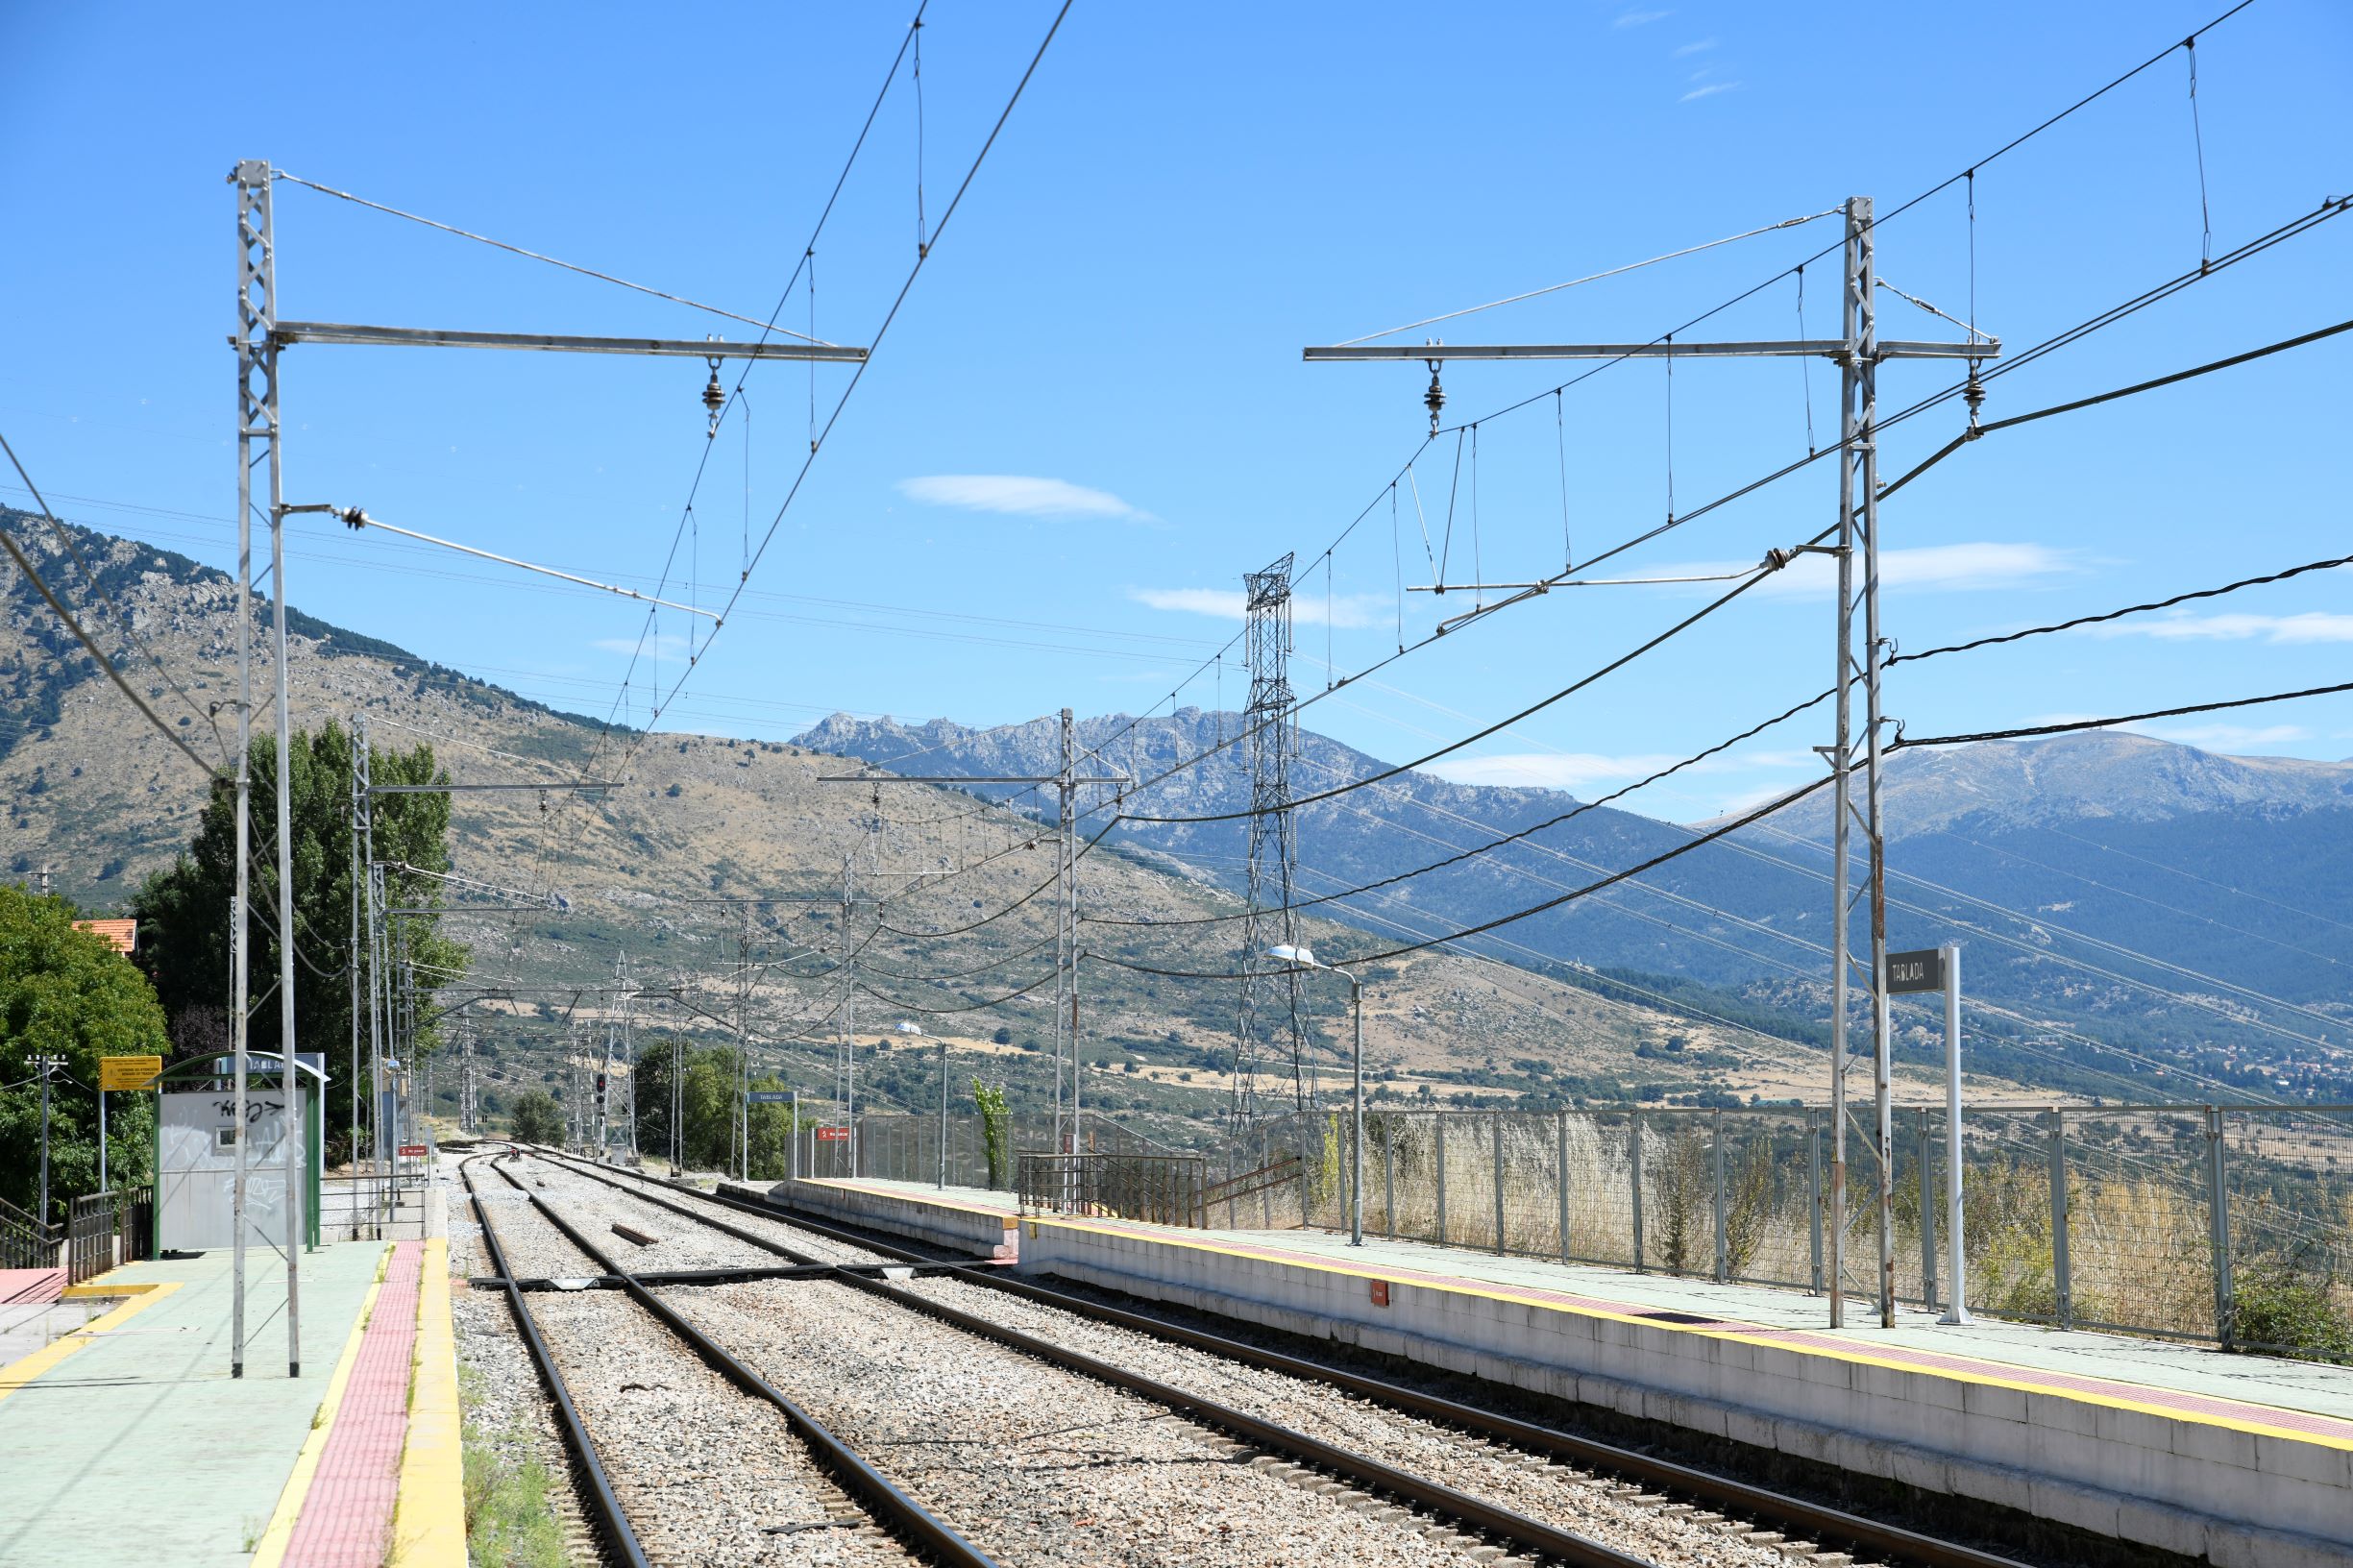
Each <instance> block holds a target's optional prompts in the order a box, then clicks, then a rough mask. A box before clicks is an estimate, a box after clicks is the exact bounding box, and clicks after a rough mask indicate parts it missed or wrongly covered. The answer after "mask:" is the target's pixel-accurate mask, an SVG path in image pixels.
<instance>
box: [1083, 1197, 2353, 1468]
mask: <svg viewBox="0 0 2353 1568" xmlns="http://www.w3.org/2000/svg"><path fill="white" fill-rule="evenodd" d="M1085 1223H1087V1224H1088V1225H1089V1226H1091V1228H1093V1229H1097V1230H1106V1231H1116V1232H1118V1233H1120V1234H1121V1235H1125V1236H1136V1237H1147V1238H1150V1239H1153V1240H1159V1241H1166V1240H1169V1239H1171V1237H1169V1235H1168V1233H1167V1232H1165V1231H1164V1230H1161V1229H1159V1228H1157V1227H1154V1226H1149V1225H1137V1224H1130V1223H1127V1222H1123V1221H1119V1220H1088V1221H1086V1222H1085ZM1188 1244H1189V1245H1196V1246H1198V1245H1209V1246H1213V1247H1214V1248H1215V1250H1217V1251H1220V1252H1230V1253H1238V1254H1240V1255H1242V1256H1244V1257H1250V1258H1264V1259H1267V1260H1269V1261H1272V1262H1287V1263H1294V1264H1299V1265H1303V1266H1306V1267H1310V1268H1315V1269H1320V1270H1329V1269H1332V1268H1335V1267H1345V1269H1346V1271H1347V1272H1350V1273H1358V1274H1364V1275H1367V1276H1368V1277H1369V1276H1371V1275H1374V1274H1376V1273H1377V1274H1379V1276H1380V1277H1381V1278H1383V1279H1386V1280H1390V1281H1401V1280H1402V1281H1405V1282H1407V1283H1409V1284H1413V1285H1426V1286H1433V1287H1434V1288H1437V1289H1441V1290H1462V1291H1469V1292H1472V1293H1474V1294H1478V1295H1487V1296H1498V1295H1500V1296H1508V1297H1510V1298H1511V1299H1513V1300H1519V1301H1538V1302H1543V1303H1545V1304H1547V1305H1549V1306H1556V1307H1566V1308H1568V1309H1570V1310H1572V1311H1593V1312H1605V1313H1608V1314H1609V1315H1611V1316H1613V1317H1626V1318H1633V1319H1636V1320H1644V1319H1647V1320H1650V1321H1652V1322H1654V1323H1656V1324H1657V1325H1658V1326H1659V1327H1661V1328H1670V1329H1679V1330H1684V1331H1688V1332H1692V1333H1698V1334H1722V1335H1739V1336H1740V1337H1742V1338H1744V1339H1754V1340H1763V1341H1765V1342H1768V1343H1771V1344H1775V1345H1778V1346H1780V1347H1781V1348H1783V1349H1786V1350H1793V1351H1797V1352H1799V1353H1800V1354H1802V1355H1825V1354H1826V1355H1831V1356H1838V1357H1841V1358H1852V1359H1856V1360H1869V1361H1874V1362H1876V1363H1879V1364H1881V1365H1889V1366H1896V1367H1900V1368H1903V1369H1906V1370H1911V1371H1918V1372H1927V1373H1938V1374H1942V1375H1944V1376H1947V1377H1951V1378H1957V1379H1959V1380H1960V1381H1962V1382H1964V1383H1970V1382H1981V1381H1982V1382H1994V1383H2001V1384H2011V1385H2014V1386H2015V1385H2020V1384H2024V1385H2028V1386H2030V1387H2032V1388H2033V1389H2035V1390H2037V1391H2044V1390H2047V1391H2048V1392H2051V1393H2054V1394H2083V1395H2086V1396H2088V1397H2090V1398H2092V1399H2096V1400H2101V1401H2109V1402H2114V1403H2118V1404H2124V1405H2131V1406H2134V1407H2137V1408H2139V1409H2146V1410H2155V1411H2158V1412H2161V1413H2165V1414H2172V1415H2180V1416H2184V1417H2187V1418H2190V1419H2193V1420H2194V1419H2197V1418H2199V1417H2208V1418H2212V1419H2216V1420H2221V1421H2231V1422H2241V1423H2244V1424H2246V1425H2249V1426H2259V1427H2267V1428H2271V1429H2273V1430H2275V1431H2280V1432H2290V1433H2310V1434H2312V1435H2313V1436H2316V1437H2320V1438H2325V1439H2328V1440H2329V1441H2332V1442H2336V1443H2353V1421H2347V1420H2343V1419H2341V1418H2339V1417H2337V1416H2331V1415H2318V1414H2315V1413H2313V1412H2311V1411H2307V1410H2292V1409H2284V1408H2282V1407H2280V1406H2277V1405H2258V1404H2255V1403H2252V1402H2251V1401H2247V1400H2238V1399H2218V1398H2216V1397H2215V1396H2213V1395H2210V1394H2194V1393H2188V1392H2185V1391H2182V1390H2179V1389H2172V1388H2162V1387H2155V1386H2152V1385H2150V1384H2145V1383H2127V1382H2124V1381H2123V1380H2121V1379H2118V1378H2098V1377H2090V1376H2086V1375H2083V1374H2080V1373H2072V1372H2054V1371H2049V1370H2047V1369H2045V1368H2042V1367H2033V1366H2020V1365H2017V1364H2015V1363H2013V1362H2007V1361H1996V1360H1985V1359H1982V1358H1979V1357H1974V1356H1953V1355H1949V1354H1946V1353H1944V1352H1942V1351H1933V1350H1912V1349H1908V1348H1906V1347H1903V1346H1900V1345H1889V1344H1883V1343H1880V1342H1878V1341H1876V1340H1861V1339H1854V1338H1850V1337H1845V1336H1842V1335H1833V1334H1829V1333H1827V1332H1825V1331H1820V1330H1813V1329H1777V1328H1771V1327H1768V1326H1766V1325H1764V1324H1761V1323H1744V1322H1741V1321H1739V1320H1738V1319H1733V1318H1716V1317H1705V1316H1701V1315H1698V1314H1692V1313H1683V1312H1674V1311H1664V1310H1662V1309H1660V1308H1656V1307H1650V1306H1644V1305H1642V1304H1639V1303H1635V1302H1625V1301H1610V1300H1607V1299H1605V1298H1604V1297H1600V1296H1587V1295H1579V1294H1576V1293H1573V1292H1570V1291H1566V1290H1548V1289H1545V1288H1544V1287H1543V1286H1530V1285H1516V1284H1506V1283H1504V1282H1501V1281H1497V1280H1478V1279H1471V1278H1468V1277H1466V1276H1463V1275H1458V1274H1438V1273H1432V1272H1428V1271H1425V1270H1421V1269H1410V1268H1392V1269H1385V1270H1374V1269H1368V1268H1365V1267H1364V1266H1362V1265H1360V1264H1347V1265H1336V1264H1335V1263H1334V1262H1333V1261H1332V1260H1331V1259H1329V1258H1325V1257H1321V1256H1318V1255H1316V1254H1313V1253H1304V1252H1291V1251H1288V1250H1286V1249H1285V1248H1282V1247H1269V1246H1255V1245H1251V1244H1249V1243H1246V1242H1237V1241H1232V1240H1226V1239H1220V1240H1218V1241H1216V1242H1213V1243H1199V1242H1194V1243H1188Z"/></svg>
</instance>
